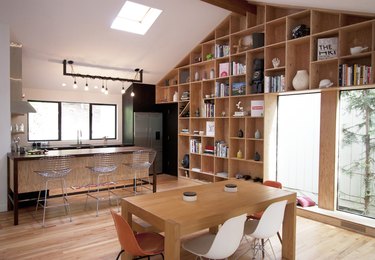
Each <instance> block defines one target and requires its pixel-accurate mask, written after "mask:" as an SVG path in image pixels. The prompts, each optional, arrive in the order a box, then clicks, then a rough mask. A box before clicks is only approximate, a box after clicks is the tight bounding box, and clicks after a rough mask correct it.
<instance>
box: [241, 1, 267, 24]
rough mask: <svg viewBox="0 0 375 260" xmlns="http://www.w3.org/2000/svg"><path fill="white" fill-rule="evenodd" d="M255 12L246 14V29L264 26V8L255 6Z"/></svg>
mask: <svg viewBox="0 0 375 260" xmlns="http://www.w3.org/2000/svg"><path fill="white" fill-rule="evenodd" d="M256 9H257V12H256V14H253V13H250V12H247V13H246V19H247V28H252V27H254V26H257V25H260V24H264V22H265V20H264V18H265V11H266V8H265V6H263V5H257V6H256Z"/></svg>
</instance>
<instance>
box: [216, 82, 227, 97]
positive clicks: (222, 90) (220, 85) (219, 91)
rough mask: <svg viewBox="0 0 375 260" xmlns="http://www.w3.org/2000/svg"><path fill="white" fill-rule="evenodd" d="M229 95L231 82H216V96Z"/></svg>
mask: <svg viewBox="0 0 375 260" xmlns="http://www.w3.org/2000/svg"><path fill="white" fill-rule="evenodd" d="M227 96H229V84H228V83H226V82H216V84H215V97H227Z"/></svg>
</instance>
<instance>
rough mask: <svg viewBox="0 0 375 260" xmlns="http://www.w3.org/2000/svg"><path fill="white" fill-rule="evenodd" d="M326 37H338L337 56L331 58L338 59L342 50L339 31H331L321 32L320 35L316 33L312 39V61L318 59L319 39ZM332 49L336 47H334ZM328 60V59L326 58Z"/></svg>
mask: <svg viewBox="0 0 375 260" xmlns="http://www.w3.org/2000/svg"><path fill="white" fill-rule="evenodd" d="M326 38H337V46H336V56H335V57H330V58H329V59H337V58H338V57H339V55H340V53H339V52H340V50H339V31H338V30H335V31H330V32H329V33H326V34H319V35H314V36H313V37H312V39H311V62H315V61H318V49H319V46H318V40H319V39H326ZM332 50H334V48H333V47H332ZM326 60H328V59H326ZM319 61H325V60H319Z"/></svg>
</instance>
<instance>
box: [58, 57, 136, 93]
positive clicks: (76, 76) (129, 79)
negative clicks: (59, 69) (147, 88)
mask: <svg viewBox="0 0 375 260" xmlns="http://www.w3.org/2000/svg"><path fill="white" fill-rule="evenodd" d="M73 63H74V61H72V60H68V61H67V60H63V75H64V76H71V77H73V79H74V84H73V88H77V81H76V78H83V79H86V87H85V90H88V84H87V79H100V80H102V81H104V80H105V81H106V84H107V81H108V80H112V81H120V82H122V83H124V82H131V83H136V82H138V83H142V82H143V69H139V68H136V69H134V70H129V69H128V70H126V71H127V72H130V71H134V72H135V75H134V77H133V78H120V77H117V78H114V77H108V76H99V75H90V74H79V73H75V72H74V68H73ZM67 64H69V65H70V68H71V72H68V71H67V68H66V67H67ZM78 65H79V66H83V67H98V68H104V69H110V70H114V69H116V70H118V68H110V67H107V68H106V67H104V66H99V65H97V66H94V65H90V64H83V63H82V64H78ZM129 86H130V85H129ZM102 89H103V90H105V91H106V92H107V93H108V88H107V87H106V88H104V83H103V82H102ZM121 93H122V94H124V93H125V88H124V84H122V89H121Z"/></svg>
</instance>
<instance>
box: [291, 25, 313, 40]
mask: <svg viewBox="0 0 375 260" xmlns="http://www.w3.org/2000/svg"><path fill="white" fill-rule="evenodd" d="M309 34H310V28H308V27H307V26H306V24H300V25H297V26H296V27H294V29H293V30H292V38H293V39H297V38H300V37H303V36H307V35H309Z"/></svg>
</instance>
